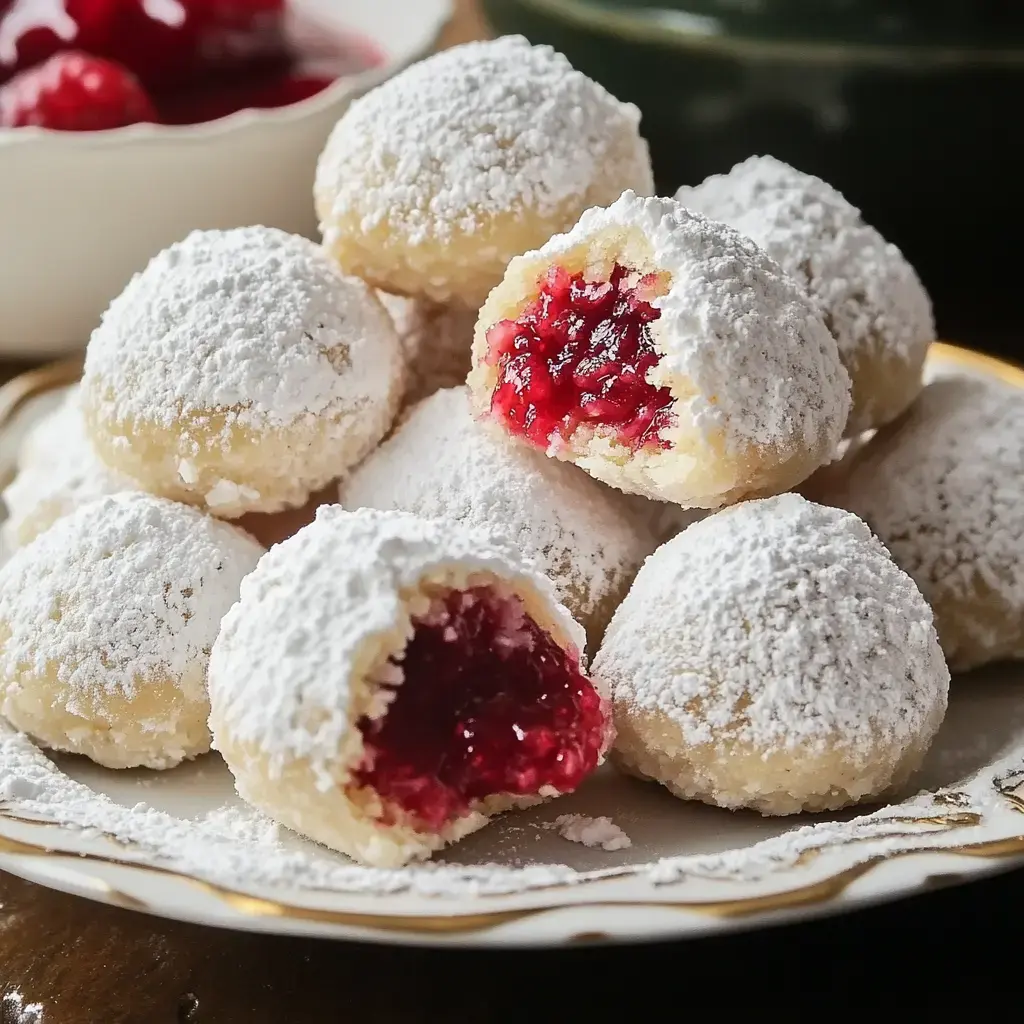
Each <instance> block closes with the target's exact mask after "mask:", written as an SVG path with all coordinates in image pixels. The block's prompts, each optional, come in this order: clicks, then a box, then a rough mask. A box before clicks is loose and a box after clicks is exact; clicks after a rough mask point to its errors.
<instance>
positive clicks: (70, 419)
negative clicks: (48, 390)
mask: <svg viewBox="0 0 1024 1024" xmlns="http://www.w3.org/2000/svg"><path fill="white" fill-rule="evenodd" d="M80 395H81V388H80V386H79V385H78V384H77V383H75V384H72V385H70V386H68V387H64V388H61V389H59V391H57V392H56V394H55V395H53V400H54V402H55V404H54V405H53V407H52V408H51V410H50V411H49V412H47V413H46V414H45V415H43V416H40V417H39V419H38V420H37V421H36V422H35V423H34V424H33V425H32V426H31V427H30V428H29V429H28V430H27V431H26V432H25V435H24V437H23V438H22V440H21V443H20V444H19V445H18V459H17V468H18V469H29V468H38V467H40V466H49V465H53V464H54V463H56V462H59V461H61V460H62V459H65V458H67V450H68V445H69V444H71V445H75V444H80V443H82V442H83V439H84V437H85V422H84V420H83V419H82V405H81V401H80Z"/></svg>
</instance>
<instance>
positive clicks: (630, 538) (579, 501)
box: [340, 388, 657, 643]
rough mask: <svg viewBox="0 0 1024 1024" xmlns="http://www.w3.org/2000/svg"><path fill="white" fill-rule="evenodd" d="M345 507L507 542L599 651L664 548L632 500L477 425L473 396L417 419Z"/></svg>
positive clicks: (358, 482)
mask: <svg viewBox="0 0 1024 1024" xmlns="http://www.w3.org/2000/svg"><path fill="white" fill-rule="evenodd" d="M340 498H341V503H342V505H344V506H345V507H346V508H349V509H356V508H360V507H366V508H376V509H400V510H402V511H404V512H413V513H415V514H416V515H419V516H423V517H425V518H437V519H454V520H458V521H459V522H464V523H466V524H468V525H470V526H475V527H478V528H480V529H486V530H489V531H491V532H497V533H501V534H504V535H505V536H507V537H508V538H509V539H510V540H513V541H515V543H516V546H517V548H518V550H519V551H520V552H522V554H523V555H524V556H525V557H527V558H529V559H532V560H533V561H534V562H535V563H536V564H537V567H538V568H539V569H540V570H541V571H542V572H544V573H545V574H546V575H547V576H548V577H549V579H551V580H552V582H553V583H554V584H555V589H556V591H557V593H558V597H559V600H560V601H562V603H563V604H565V606H566V607H567V608H568V609H569V611H570V612H572V614H573V615H574V616H575V618H576V619H577V620H578V621H579V622H581V623H582V625H583V627H584V628H585V629H586V631H587V636H588V637H589V638H590V640H591V643H595V642H597V641H599V640H600V637H601V634H602V633H603V632H604V628H605V626H606V625H607V624H608V619H609V618H611V614H612V612H613V611H614V610H615V608H616V606H617V605H618V603H619V601H621V600H622V598H623V596H624V595H625V593H626V590H627V588H628V587H629V583H630V581H631V580H632V578H633V576H634V575H635V573H636V570H637V569H638V568H639V567H640V564H641V563H642V562H643V560H644V559H645V558H646V557H647V555H649V554H650V553H651V552H652V551H653V550H654V549H655V547H656V546H657V543H656V540H655V538H654V536H653V535H652V534H651V532H650V531H649V530H648V529H647V528H646V526H645V525H644V523H643V522H642V521H638V520H637V518H636V517H634V516H633V515H632V514H631V510H630V509H629V507H628V505H627V503H626V501H625V495H622V494H619V493H618V492H616V491H612V490H610V489H608V488H605V487H602V486H601V485H600V484H599V483H597V482H596V481H594V480H592V479H590V477H588V476H587V475H586V474H585V473H583V472H581V471H580V470H578V469H576V468H575V467H574V466H570V465H567V464H566V463H564V462H556V461H555V460H554V459H548V458H546V457H545V456H544V455H542V454H541V453H540V452H536V451H531V450H530V449H528V448H526V447H525V446H522V445H512V444H509V442H508V439H507V438H506V437H505V436H504V435H503V434H502V432H501V431H500V430H499V429H498V428H497V427H496V426H495V425H494V424H490V423H479V422H477V421H476V420H474V418H473V415H472V411H471V408H470V404H469V399H468V396H467V394H466V389H465V388H452V389H448V390H444V391H438V392H436V393H435V394H434V395H432V396H431V397H430V398H428V399H426V400H425V401H423V402H421V403H420V404H419V405H418V406H416V407H415V408H414V409H412V410H411V411H410V413H409V414H408V416H407V417H406V419H405V420H404V421H403V422H402V424H401V425H400V426H399V428H398V429H397V430H396V431H395V433H394V434H392V436H391V437H390V438H389V439H388V440H387V441H385V442H384V444H383V445H381V447H380V448H378V449H377V450H376V451H375V452H374V453H373V454H372V455H371V456H370V457H369V458H368V459H367V460H366V461H365V462H364V463H363V464H362V465H361V466H360V467H359V468H358V469H357V470H356V471H355V472H354V473H353V474H352V476H350V477H349V478H348V479H347V480H345V481H343V482H342V485H341V491H340Z"/></svg>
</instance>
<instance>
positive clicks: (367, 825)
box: [0, 37, 1024, 866]
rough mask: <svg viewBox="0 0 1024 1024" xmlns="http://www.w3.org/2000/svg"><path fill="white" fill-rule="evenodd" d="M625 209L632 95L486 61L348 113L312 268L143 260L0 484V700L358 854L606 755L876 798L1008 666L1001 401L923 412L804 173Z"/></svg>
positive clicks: (1014, 591) (961, 397) (923, 349)
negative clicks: (75, 377)
mask: <svg viewBox="0 0 1024 1024" xmlns="http://www.w3.org/2000/svg"><path fill="white" fill-rule="evenodd" d="M654 191H655V190H654V185H653V178H652V174H651V168H650V162H649V157H648V153H647V147H646V144H645V143H644V141H643V139H642V137H641V135H640V131H639V114H638V112H637V111H636V110H635V109H634V108H633V107H631V106H629V105H627V104H623V103H620V102H619V101H618V100H616V99H615V98H614V97H612V96H611V95H609V94H608V93H607V92H606V91H605V90H604V89H602V88H601V87H600V86H598V85H597V84H596V83H594V82H592V81H590V80H589V79H587V78H586V77H585V76H583V75H582V74H580V73H579V72H577V71H575V70H574V69H573V68H572V67H571V66H570V65H569V64H568V62H567V61H566V60H565V59H564V58H563V57H562V56H560V55H559V54H557V53H555V52H553V51H552V50H550V49H549V48H546V47H532V46H530V45H529V44H528V43H527V42H526V41H525V40H523V39H520V38H517V37H512V38H503V39H498V40H495V41H493V42H488V43H474V44H469V45H467V46H464V47H459V48H456V49H454V50H450V51H447V52H445V53H442V54H440V55H438V56H435V57H432V58H430V59H429V60H426V61H423V62H422V63H420V64H418V65H416V66H414V67H412V68H410V69H408V70H407V71H405V72H403V73H402V74H401V75H399V76H397V77H396V78H394V79H392V80H390V81H389V82H387V83H385V84H384V85H382V86H380V87H378V88H377V89H375V90H374V91H373V92H371V93H369V94H368V95H366V96H365V97H363V98H362V99H360V100H358V101H356V102H355V103H354V104H353V105H352V106H351V108H350V109H349V111H348V112H347V113H346V114H345V115H344V117H343V118H342V119H341V121H340V122H339V124H338V125H337V127H336V128H335V130H334V132H333V133H332V135H331V137H330V140H329V141H328V143H327V146H326V148H325V150H324V153H323V155H322V157H321V160H320V163H319V167H318V170H317V175H316V182H315V187H314V194H315V200H316V204H317V209H318V211H319V215H320V220H321V227H322V235H323V238H322V243H321V244H316V243H314V242H311V241H308V240H306V239H302V238H297V237H294V236H290V235H286V234H284V233H282V232H280V231H276V230H273V229H268V228H262V227H250V228H242V229H237V230H233V231H203V232H195V233H193V234H192V235H190V236H189V237H187V238H186V239H184V240H182V241H181V242H179V243H178V244H176V245H173V246H171V247H170V248H169V249H167V250H165V251H164V252H162V253H160V254H159V255H158V256H156V257H155V258H154V259H153V260H152V261H151V262H150V264H149V265H148V266H147V267H146V268H145V269H144V270H142V271H141V272H140V273H139V274H138V275H136V277H135V278H134V279H133V280H132V281H131V282H129V284H128V285H127V287H126V288H125V290H124V292H123V293H122V294H121V295H120V296H119V297H118V298H117V299H116V300H115V301H114V302H113V303H112V304H111V306H110V308H109V309H108V311H107V313H106V314H105V315H104V317H103V320H102V322H101V323H100V324H99V326H98V327H97V328H96V330H95V332H94V334H93V336H92V338H91V340H90V342H89V346H88V351H87V355H86V364H85V371H84V376H83V379H82V382H81V384H80V385H79V386H77V387H76V388H74V389H72V391H71V392H70V393H69V395H68V396H67V399H66V401H65V404H64V405H63V406H62V407H61V409H60V410H59V411H58V412H57V413H55V414H53V415H52V416H51V418H50V419H49V420H48V421H46V422H45V423H44V424H42V425H41V426H40V428H39V429H38V430H37V431H36V433H35V434H34V435H33V436H32V437H30V438H29V439H28V442H27V443H26V446H25V449H24V451H23V452H22V460H21V466H20V469H19V474H18V477H17V478H16V479H15V481H14V482H13V483H12V484H11V486H10V487H9V488H8V490H7V491H6V492H5V495H4V497H5V501H6V503H7V505H8V510H9V517H8V520H7V522H6V524H5V526H4V532H5V545H6V548H7V549H8V551H9V552H11V555H10V558H9V560H8V561H7V563H6V564H5V565H4V567H3V568H2V570H0V694H2V701H0V710H2V712H3V714H4V715H5V716H6V717H7V718H8V719H9V721H10V722H11V723H12V724H13V725H15V726H16V727H17V728H19V729H22V730H24V731H25V732H27V733H28V734H30V735H31V736H33V737H34V738H35V739H36V740H37V741H38V742H40V743H41V744H43V745H45V746H47V747H50V748H53V749H56V750H64V751H71V752H74V753H78V754H83V755H85V756H88V757H91V758H93V759H94V760H95V761H97V762H99V763H100V764H103V765H106V766H108V767H111V768H122V767H130V766H148V767H150V768H162V769H163V768H170V767H173V766H174V765H175V764H178V763H180V762H181V761H182V760H184V759H187V758H191V757H195V756H198V755H200V754H203V753H205V752H206V751H208V750H209V749H210V747H211V745H212V746H213V747H214V748H215V749H217V750H218V751H219V752H220V753H221V755H222V756H223V757H224V759H225V761H226V762H227V764H228V766H229V767H230V768H231V770H232V772H233V773H234V776H235V780H236V784H237V788H238V791H239V793H240V794H241V796H242V797H243V798H244V799H246V800H248V801H249V802H250V803H252V804H253V805H255V806H257V807H259V808H261V809H263V810H264V811H265V812H267V813H268V814H269V815H271V816H272V817H274V818H275V819H277V820H279V821H281V822H282V823H284V824H286V825H288V826H290V827H291V828H293V829H295V830H296V831H298V832H300V833H302V834H304V835H307V836H309V837H311V838H313V839H316V840H318V841H320V842H322V843H325V844H327V845H329V846H331V847H332V848H334V849H337V850H339V851H342V852H344V853H347V854H349V855H350V856H352V857H354V858H356V859H357V860H360V861H362V862H364V863H368V864H374V865H388V866H390V865H398V864H402V863H406V862H408V861H410V860H413V859H416V858H421V857H425V856H429V855H430V853H431V852H433V851H435V850H437V849H439V848H441V847H443V846H444V845H445V844H447V843H451V842H454V841H456V840H458V839H460V838H461V837H462V836H465V835H466V834H468V833H470V832H472V831H474V830H475V829H477V828H479V827H481V826H482V825H483V824H485V823H486V822H487V821H488V820H489V819H490V818H491V817H492V816H494V815H495V814H497V813H500V812H503V811H506V810H508V809H511V808H515V807H523V806H528V805H530V804H533V803H537V802H538V801H541V800H545V799H549V798H552V797H556V796H558V795H560V794H562V793H567V792H570V791H572V790H573V789H575V788H576V787H577V786H578V785H579V784H580V783H581V782H582V781H583V780H584V779H585V778H586V777H587V776H588V775H589V774H590V773H591V772H593V771H594V770H595V769H596V768H597V767H598V766H599V765H600V764H601V763H602V762H603V761H604V760H605V757H606V755H608V754H609V752H610V753H611V754H612V760H613V761H614V762H615V764H616V765H618V766H619V767H620V768H621V769H623V770H625V771H627V772H630V773H632V774H635V775H638V776H640V777H642V778H647V779H653V780H657V781H658V782H661V783H663V784H664V785H665V786H667V787H668V789H669V790H671V791H672V792H673V793H675V794H676V795H678V796H680V797H682V798H684V799H696V800H703V801H706V802H710V803H714V804H718V805H720V806H723V807H728V808H739V807H750V808H756V809H758V810H760V811H761V812H762V813H765V814H789V813H795V812H799V811H805V810H827V809H835V808H838V807H842V806H845V805H847V804H850V803H854V802H857V801H861V800H866V799H871V798H875V797H878V796H879V795H882V794H884V793H886V792H888V791H890V790H893V789H894V788H896V787H899V786H901V785H903V784H904V783H905V782H906V780H907V779H908V778H909V776H910V775H911V773H912V772H913V771H914V770H915V768H916V767H917V766H918V764H919V763H920V761H921V759H922V757H923V756H924V753H925V751H926V750H927V748H928V746H929V744H930V742H931V740H932V738H933V737H934V735H935V733H936V731H937V729H938V727H939V725H940V723H941V721H942V718H943V715H944V713H945V708H946V698H947V690H948V684H949V669H948V668H947V659H948V661H949V663H950V664H951V665H953V666H954V668H960V667H969V666H975V665H978V664H981V663H983V662H985V661H987V660H992V659H995V658H1001V657H1020V656H1022V655H1024V625H1022V622H1024V619H1022V611H1024V573H1022V571H1021V568H1020V556H1021V553H1022V547H1024V503H1022V502H1021V500H1020V498H1021V495H1020V493H1019V492H1020V490H1021V486H1022V485H1021V480H1022V479H1024V476H1022V473H1021V470H1022V469H1024V430H1022V428H1024V402H1022V400H1021V398H1020V397H1019V396H1018V395H1017V394H1015V393H1013V392H1010V391H1008V390H1004V389H1000V388H999V387H997V386H996V385H990V384H981V383H976V382H970V381H966V380H946V381H941V382H937V383H935V384H932V385H930V386H928V387H926V388H924V387H923V384H922V368H923V364H924V359H925V356H926V353H927V350H928V347H929V345H930V343H931V342H932V340H933V338H934V326H933V322H932V315H931V306H930V302H929V300H928V296H927V295H926V293H925V291H924V289H923V287H922V286H921V283H920V281H919V280H918V278H917V276H916V274H915V273H914V271H913V269H912V268H911V267H910V265H909V264H908V263H907V262H906V260H905V259H904V258H903V256H902V255H901V254H900V252H899V250H898V249H896V247H895V246H893V245H891V244H889V243H887V242H886V241H885V240H884V239H883V238H882V237H881V236H880V235H879V234H878V232H877V231H875V230H874V229H873V228H871V227H870V226H868V225H866V224H865V223H864V222H863V220H862V218H861V217H860V214H859V213H858V211H857V210H856V209H855V208H853V207H852V206H850V204H849V203H847V202H846V201H845V200H844V199H843V197H842V196H841V195H839V194H838V193H837V192H835V190H833V189H831V188H830V187H829V186H828V185H826V184H825V183H824V182H822V181H820V180H818V179H816V178H813V177H810V176H808V175H805V174H802V173H800V172H799V171H796V170H794V169H793V168H791V167H788V166H787V165H785V164H782V163H780V162H779V161H777V160H774V159H771V158H766V157H765V158H752V159H750V160H748V161H745V162H744V163H742V164H740V165H738V166H737V167H735V168H733V169H732V171H730V172H729V173H728V174H725V175H721V176H715V177H712V178H709V179H708V180H706V181H705V182H703V183H701V184H700V185H697V186H695V187H692V188H684V189H681V190H680V192H679V193H678V194H677V195H676V196H674V197H658V196H656V195H654V194H653V193H654ZM796 491H800V492H802V493H796ZM804 495H806V496H804ZM812 498H814V499H815V500H811V499H812ZM847 510H849V511H847ZM855 513H856V514H855ZM861 517H862V518H861ZM873 531H874V532H873ZM268 548H269V550H268ZM944 652H945V653H944ZM588 654H589V655H590V657H589V658H588Z"/></svg>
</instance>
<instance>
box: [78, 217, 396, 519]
mask: <svg viewBox="0 0 1024 1024" xmlns="http://www.w3.org/2000/svg"><path fill="white" fill-rule="evenodd" d="M402 374H403V369H402V356H401V350H400V347H399V344H398V338H397V336H396V334H395V330H394V326H393V324H392V323H391V319H390V317H389V316H388V315H387V312H386V311H385V310H384V308H383V306H381V304H380V302H379V301H378V300H377V298H376V296H375V295H374V293H373V292H372V290H371V289H370V288H369V287H368V286H366V285H365V284H363V282H361V281H357V280H355V279H354V278H347V277H343V276H341V275H340V274H339V273H338V272H337V271H336V270H335V269H334V267H333V265H332V264H331V263H330V261H329V260H328V259H327V258H326V257H325V256H324V254H323V253H322V252H321V250H320V248H319V247H318V246H316V245H314V244H313V243H312V242H310V241H308V240H307V239H304V238H299V237H298V236H296V235H288V234H285V233H284V232H282V231H277V230H275V229H271V228H262V227H250V228H239V229H235V230H232V231H196V232H193V233H192V234H191V235H189V236H188V237H187V238H186V239H185V240H184V241H183V242H178V243H177V244H175V245H172V246H171V247H170V248H169V249H166V250H164V251H163V252H162V253H160V254H159V255H157V256H155V257H154V258H153V260H152V261H151V262H150V263H149V266H147V267H146V269H145V270H144V271H143V272H142V273H141V274H138V275H136V276H135V277H134V278H133V279H132V281H131V282H130V283H129V284H128V286H127V287H126V288H125V290H124V291H123V292H122V293H121V295H120V296H119V297H118V298H116V299H115V300H114V301H113V303H111V305H110V308H109V309H108V310H107V312H106V313H105V314H104V316H103V321H102V323H101V324H100V326H99V327H98V328H97V329H96V331H94V332H93V335H92V338H91V339H90V341H89V347H88V351H87V353H86V360H85V376H84V378H83V382H82V395H83V406H84V410H85V416H86V422H87V425H88V428H89V432H90V436H91V439H92V443H93V446H94V448H95V449H96V452H97V454H98V455H99V456H100V458H101V459H102V460H103V461H104V462H105V463H106V464H107V465H108V466H110V467H111V468H112V469H115V470H117V471H118V472H121V473H124V474H125V475H127V476H130V477H132V478H133V479H135V480H137V481H138V482H139V484H140V485H141V486H142V487H143V489H145V490H147V491H150V492H152V493H155V494H162V495H164V496H165V497H169V498H174V499H176V500H178V501H184V502H188V503H190V504H194V505H199V506H201V507H204V508H207V509H209V510H210V511H212V512H214V513H215V514H216V515H218V516H221V517H222V518H234V517H236V516H239V515H241V514H243V513H244V512H274V511H278V510H280V509H283V508H288V507H292V506H300V505H302V504H304V503H305V502H306V500H307V499H308V497H309V495H310V493H311V492H313V491H316V490H319V489H320V488H322V487H323V486H325V485H326V484H327V483H328V482H330V481H331V480H334V479H336V478H337V477H338V476H340V475H341V474H342V473H344V472H345V471H346V470H347V469H348V468H349V467H351V466H352V465H354V464H355V463H356V462H358V461H359V460H360V459H361V458H362V457H363V456H364V455H366V454H367V452H369V451H370V449H371V448H373V446H374V445H375V444H376V443H377V442H378V441H379V440H380V438H381V437H382V436H383V435H384V433H385V432H386V431H387V429H388V427H389V426H390V425H391V420H392V418H393V416H394V413H395V410H396V408H397V405H398V402H399V400H400V397H401V394H400V392H401V384H402Z"/></svg>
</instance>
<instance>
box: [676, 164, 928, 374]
mask: <svg viewBox="0 0 1024 1024" xmlns="http://www.w3.org/2000/svg"><path fill="white" fill-rule="evenodd" d="M676 199H678V200H679V201H680V202H681V203H683V204H684V205H685V206H687V207H689V208H690V209H692V210H696V211H697V212H698V213H703V214H704V215H705V216H707V217H711V218H713V219H714V220H719V221H724V222H725V223H726V224H729V225H731V226H732V227H734V228H736V230H737V231H739V232H740V233H741V234H743V235H746V236H747V237H748V238H751V239H753V241H755V242H756V243H757V244H758V245H759V246H761V247H762V248H763V249H764V250H765V251H766V252H767V253H768V255H769V256H771V258H772V259H774V260H775V261H776V262H777V263H778V264H779V265H780V266H781V267H782V269H783V270H785V271H786V273H787V274H790V275H792V276H793V277H794V279H795V280H797V281H799V282H801V283H802V284H803V285H804V286H805V287H806V288H807V291H808V294H809V295H810V296H811V298H812V299H813V300H814V301H815V302H816V303H817V304H818V306H819V307H820V309H821V311H822V313H823V315H824V316H825V320H826V323H827V324H828V326H829V329H830V330H831V331H832V333H833V335H834V336H835V339H836V341H837V343H838V345H839V351H840V353H841V354H842V355H843V357H844V359H848V358H851V357H853V356H856V355H859V354H868V353H870V351H871V349H872V348H874V347H877V346H878V345H879V344H881V345H882V346H884V350H885V353H886V355H891V356H893V357H895V358H898V359H902V360H904V361H907V362H909V361H912V360H917V359H919V358H923V355H924V350H925V349H926V348H927V346H928V345H929V344H930V342H932V341H933V340H934V338H935V324H934V321H933V319H932V309H931V301H930V299H929V298H928V294H927V292H926V291H925V290H924V286H923V285H922V284H921V281H920V279H919V278H918V276H917V274H916V273H915V271H914V269H913V267H911V266H910V264H909V263H908V262H907V261H906V259H905V258H904V257H903V255H902V253H901V252H900V250H899V249H898V248H897V247H896V246H895V245H892V244H891V243H889V242H886V240H885V239H884V238H883V237H882V236H881V235H880V234H879V233H878V232H877V231H876V230H875V229H874V228H872V227H870V226H869V225H867V224H865V223H864V220H863V218H862V217H861V215H860V211H859V210H858V209H857V208H856V207H854V206H852V205H851V204H850V203H848V202H847V201H846V200H845V199H844V198H843V196H842V195H841V194H840V193H839V192H837V191H836V190H835V189H834V188H832V186H831V185H828V184H826V183H825V182H824V181H822V180H821V179H820V178H816V177H814V176H812V175H810V174H804V173H803V172H801V171H798V170H795V169H794V168H792V167H790V166H789V165H788V164H785V163H783V162H782V161H780V160H776V159H775V158H774V157H769V156H753V157H750V158H749V159H747V160H744V161H743V162H742V163H739V164H737V165H736V166H735V167H733V168H732V170H731V171H729V173H728V174H716V175H712V176H711V177H709V178H706V179H705V180H704V181H703V182H701V183H700V184H699V185H696V186H692V187H689V186H684V187H683V188H681V189H680V190H679V191H678V192H677V193H676Z"/></svg>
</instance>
